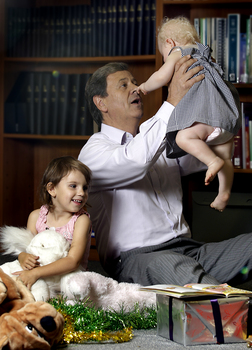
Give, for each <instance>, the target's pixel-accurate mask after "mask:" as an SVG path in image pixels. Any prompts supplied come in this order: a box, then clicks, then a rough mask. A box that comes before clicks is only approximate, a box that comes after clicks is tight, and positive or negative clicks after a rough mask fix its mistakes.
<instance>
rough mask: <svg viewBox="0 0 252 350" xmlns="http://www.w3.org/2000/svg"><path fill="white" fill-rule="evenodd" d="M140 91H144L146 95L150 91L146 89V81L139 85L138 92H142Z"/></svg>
mask: <svg viewBox="0 0 252 350" xmlns="http://www.w3.org/2000/svg"><path fill="white" fill-rule="evenodd" d="M140 91H142V93H143V94H144V95H147V94H148V91H147V90H145V89H144V83H143V84H141V85H140V86H138V87H137V93H138V94H140Z"/></svg>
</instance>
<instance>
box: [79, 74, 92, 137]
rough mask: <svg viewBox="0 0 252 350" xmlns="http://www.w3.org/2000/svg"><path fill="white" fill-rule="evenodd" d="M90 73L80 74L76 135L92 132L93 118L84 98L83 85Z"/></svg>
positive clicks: (84, 85)
mask: <svg viewBox="0 0 252 350" xmlns="http://www.w3.org/2000/svg"><path fill="white" fill-rule="evenodd" d="M90 76H91V74H82V75H81V81H80V98H79V103H78V123H77V125H78V129H77V134H78V135H92V134H93V118H92V116H91V114H90V112H89V109H88V104H87V100H86V99H85V87H86V83H87V81H88V79H89V77H90Z"/></svg>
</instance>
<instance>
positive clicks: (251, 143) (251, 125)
mask: <svg viewBox="0 0 252 350" xmlns="http://www.w3.org/2000/svg"><path fill="white" fill-rule="evenodd" d="M249 155H250V169H252V117H251V119H249Z"/></svg>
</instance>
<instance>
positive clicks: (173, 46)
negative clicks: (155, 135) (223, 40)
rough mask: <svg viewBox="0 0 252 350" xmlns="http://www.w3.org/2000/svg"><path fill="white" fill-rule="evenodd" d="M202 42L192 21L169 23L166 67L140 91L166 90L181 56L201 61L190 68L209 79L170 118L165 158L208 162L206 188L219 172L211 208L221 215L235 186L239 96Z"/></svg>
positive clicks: (163, 37) (164, 41)
mask: <svg viewBox="0 0 252 350" xmlns="http://www.w3.org/2000/svg"><path fill="white" fill-rule="evenodd" d="M199 42H200V39H199V37H198V34H197V32H196V29H195V28H194V26H193V25H192V24H191V23H190V22H189V20H188V19H186V18H184V17H177V18H174V19H165V20H164V21H163V24H162V25H161V27H160V29H159V33H158V48H159V51H160V53H161V55H162V56H163V60H164V64H163V66H162V67H161V68H160V69H159V70H158V71H157V72H155V73H154V74H152V76H151V77H150V78H149V79H148V80H147V81H146V82H145V83H143V84H141V85H140V86H139V87H138V92H139V91H142V92H143V93H144V94H147V93H148V92H150V91H153V90H155V89H158V88H160V87H162V86H164V85H166V84H167V83H168V82H169V81H170V79H171V78H172V75H173V72H174V68H175V64H176V62H177V61H178V59H179V58H181V56H182V57H183V56H185V55H191V56H192V57H193V58H197V60H198V61H197V62H196V63H195V64H194V65H192V66H191V68H193V67H195V65H201V66H203V68H204V69H203V71H202V72H203V73H204V74H205V79H203V80H202V81H200V82H199V83H196V84H194V85H193V87H192V88H191V89H190V91H189V92H188V93H187V94H186V96H185V97H184V98H183V99H182V100H181V101H180V103H179V104H178V105H177V106H176V108H175V109H174V111H173V113H172V114H171V116H170V119H169V122H168V125H167V135H166V136H167V145H166V153H167V157H168V158H177V157H181V156H183V155H185V154H186V153H190V154H192V155H193V156H195V157H196V158H198V159H199V160H200V161H202V162H203V163H205V164H206V165H207V167H208V170H207V172H206V177H205V184H206V185H209V183H210V182H211V181H212V180H213V179H214V177H215V175H216V174H217V173H218V178H219V193H218V195H217V197H216V198H215V200H214V201H213V202H212V203H211V207H212V208H215V209H217V210H219V211H223V209H224V208H225V207H226V205H227V202H228V200H229V197H230V193H231V188H232V184H233V164H232V161H231V158H232V151H233V138H234V134H236V133H237V132H238V130H239V128H240V126H241V118H240V106H239V97H238V93H237V91H236V89H235V88H234V87H233V86H232V84H231V83H228V82H224V80H223V78H222V75H223V71H222V69H221V68H220V67H219V66H218V65H217V64H216V63H214V62H213V61H212V59H211V49H210V48H209V47H208V46H205V45H202V44H200V43H199ZM191 68H190V69H191Z"/></svg>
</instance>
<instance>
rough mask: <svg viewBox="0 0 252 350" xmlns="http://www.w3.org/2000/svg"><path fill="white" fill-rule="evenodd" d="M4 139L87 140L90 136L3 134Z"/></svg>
mask: <svg viewBox="0 0 252 350" xmlns="http://www.w3.org/2000/svg"><path fill="white" fill-rule="evenodd" d="M3 137H4V138H5V139H30V140H69V141H74V140H76V141H77V140H83V141H87V140H88V139H89V138H90V136H87V135H85V136H82V135H35V134H32V135H31V134H4V135H3Z"/></svg>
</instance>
